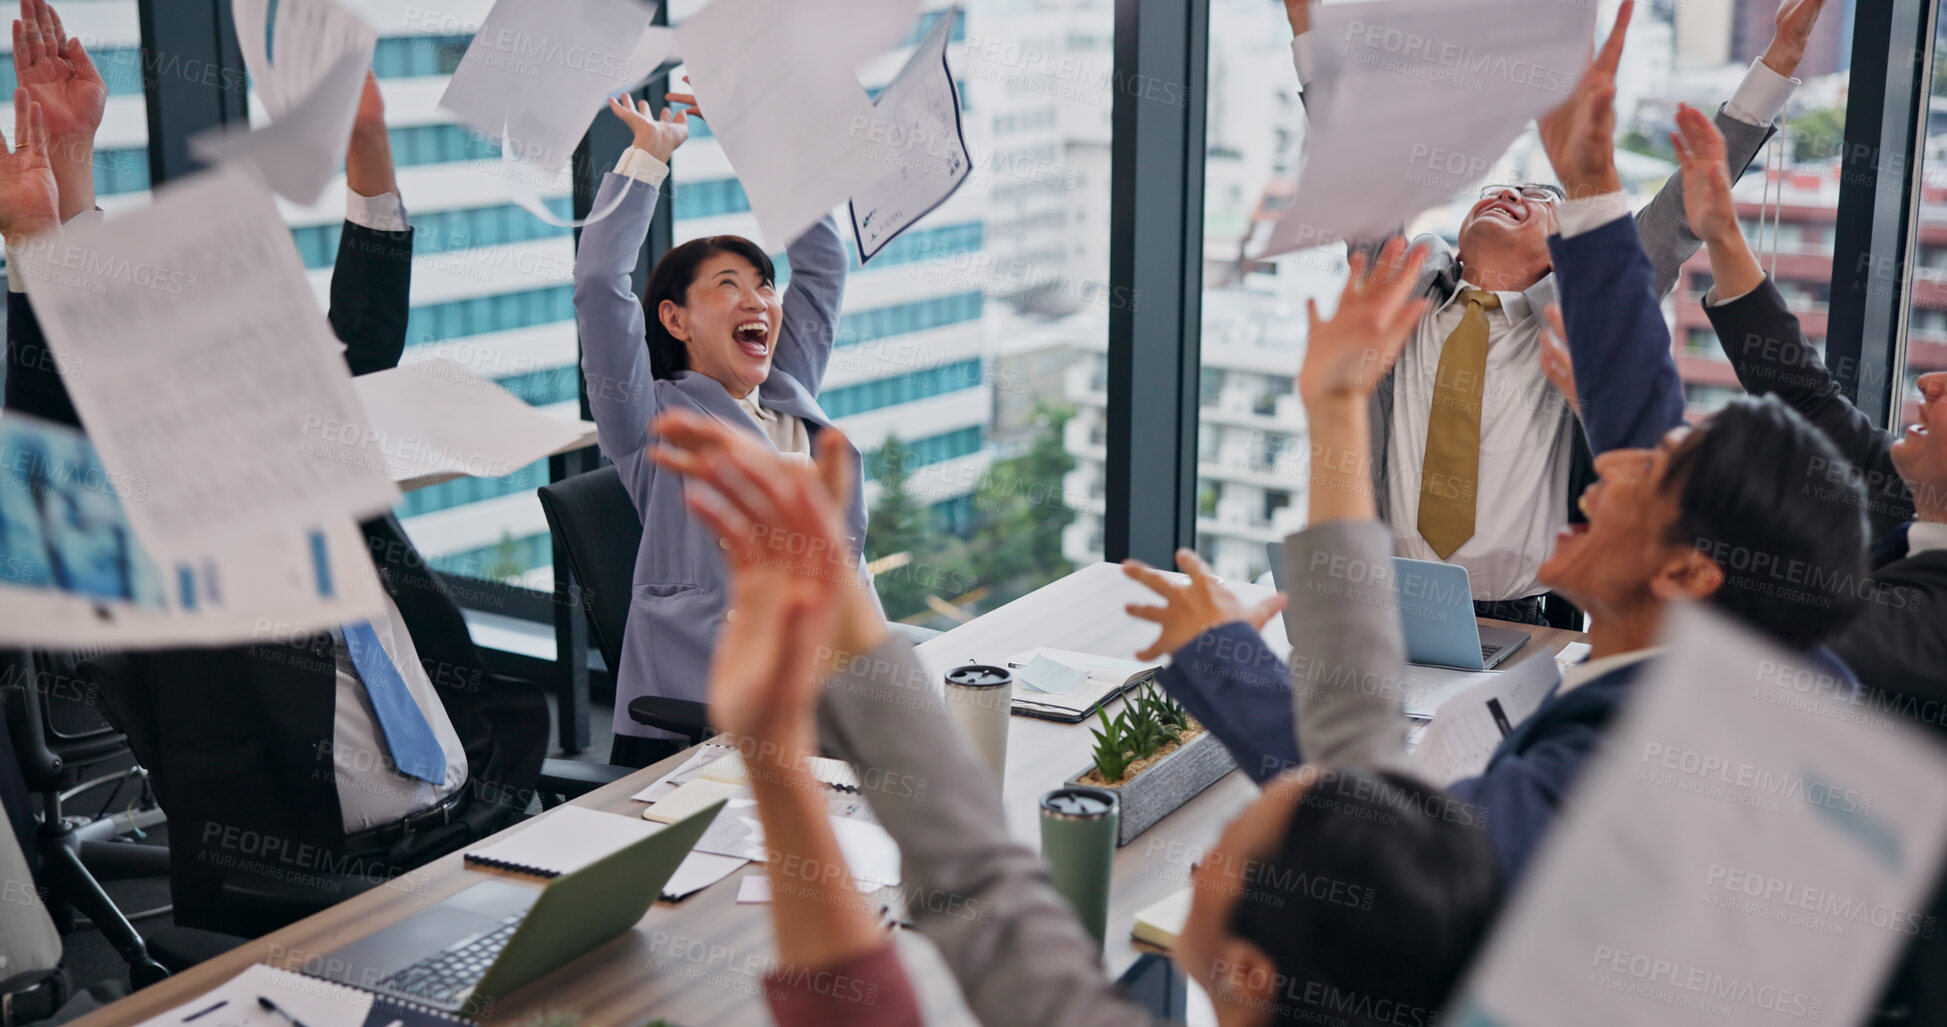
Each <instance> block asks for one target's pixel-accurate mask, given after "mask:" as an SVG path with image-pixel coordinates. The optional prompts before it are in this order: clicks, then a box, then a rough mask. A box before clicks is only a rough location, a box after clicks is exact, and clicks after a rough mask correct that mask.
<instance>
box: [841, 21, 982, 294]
mask: <svg viewBox="0 0 1947 1027" xmlns="http://www.w3.org/2000/svg"><path fill="white" fill-rule="evenodd" d="M958 13H959V8H958V7H949V8H947V9H946V10H944V11H941V12H940V13H939V15H938V16H937V20H935V21H934V23H933V28H932V30H931V31H930V32H928V33H927V35H926V38H925V39H924V40H922V41H921V42H920V44H919V46H918V47H917V48H916V49H914V51H913V55H912V57H911V58H909V59H908V60H907V61H906V66H905V67H903V68H901V69H900V70H899V74H898V75H896V76H894V77H893V80H892V81H891V82H890V83H888V84H887V86H886V88H885V90H884V91H883V92H881V93H880V94H879V98H878V99H877V100H876V101H874V102H873V105H872V106H873V109H874V110H875V111H876V112H877V113H878V115H879V120H878V121H877V122H874V123H868V124H861V125H858V126H856V127H857V128H858V129H860V130H863V131H865V133H866V138H865V139H863V140H857V139H856V137H855V140H854V142H855V145H857V146H859V147H860V148H861V151H862V152H863V153H864V154H865V155H866V157H867V158H869V159H870V160H872V161H874V162H877V163H879V164H881V165H883V166H884V167H885V169H886V170H885V171H884V172H882V173H881V178H880V179H879V181H878V182H876V183H874V184H873V185H871V186H870V187H868V188H866V189H863V190H861V191H859V192H856V193H853V194H852V202H851V205H850V214H851V221H852V236H853V238H854V239H855V240H856V241H857V242H858V247H859V260H860V262H861V263H867V262H870V261H871V260H872V257H873V256H874V255H875V254H877V253H878V252H879V251H880V250H882V249H884V248H885V247H886V244H888V243H890V242H892V241H893V240H894V239H896V238H898V237H899V234H900V233H901V232H904V231H905V230H906V229H908V228H911V227H912V226H913V225H915V224H918V223H919V221H920V219H921V218H923V217H925V216H926V215H927V214H929V213H931V212H932V211H933V210H934V209H936V208H938V207H939V206H940V204H942V203H945V202H946V201H947V198H948V197H950V196H952V195H953V194H954V193H955V192H957V191H959V189H960V185H961V183H963V182H965V181H966V180H967V176H968V175H969V174H971V173H972V171H973V156H972V155H971V154H969V153H968V152H967V138H966V135H965V133H964V132H963V131H962V129H961V125H960V89H959V86H958V85H957V84H956V83H955V82H954V80H953V70H952V68H950V67H949V66H948V65H947V57H946V52H947V43H948V40H949V39H950V38H951V37H952V30H953V21H954V18H955V16H956V15H957V14H958Z"/></svg>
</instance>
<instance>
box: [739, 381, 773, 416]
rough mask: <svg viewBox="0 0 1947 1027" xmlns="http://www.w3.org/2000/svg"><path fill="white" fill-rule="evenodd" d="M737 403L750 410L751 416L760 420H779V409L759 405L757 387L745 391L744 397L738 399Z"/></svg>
mask: <svg viewBox="0 0 1947 1027" xmlns="http://www.w3.org/2000/svg"><path fill="white" fill-rule="evenodd" d="M737 405H738V406H740V407H743V408H744V409H745V410H747V411H749V412H750V416H751V417H753V418H756V419H757V420H758V421H775V420H777V411H775V410H772V409H770V408H769V407H763V406H759V405H758V404H757V390H756V389H752V390H750V391H749V392H746V393H744V396H743V398H742V399H739V400H738V401H737Z"/></svg>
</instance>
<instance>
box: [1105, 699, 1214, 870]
mask: <svg viewBox="0 0 1947 1027" xmlns="http://www.w3.org/2000/svg"><path fill="white" fill-rule="evenodd" d="M1096 716H1097V717H1098V718H1099V719H1100V720H1101V721H1102V726H1101V727H1100V728H1099V729H1095V732H1094V733H1095V752H1094V765H1093V766H1091V767H1089V768H1088V769H1087V770H1085V771H1083V772H1082V773H1080V774H1077V775H1075V776H1074V777H1072V778H1069V779H1068V783H1069V784H1072V785H1087V786H1088V787H1091V788H1108V789H1112V790H1113V791H1114V792H1115V793H1116V795H1117V797H1118V801H1119V804H1120V806H1121V814H1120V819H1119V821H1118V825H1117V826H1118V831H1117V837H1116V844H1117V845H1119V846H1120V845H1127V844H1129V843H1130V842H1131V841H1132V840H1134V839H1135V837H1136V836H1137V835H1139V834H1141V833H1143V832H1144V831H1146V830H1148V829H1149V826H1150V825H1151V824H1154V823H1156V822H1157V821H1158V820H1161V819H1163V818H1164V817H1166V816H1168V815H1169V814H1170V813H1171V812H1173V811H1174V810H1175V809H1176V808H1177V807H1178V806H1181V805H1183V804H1184V803H1186V802H1189V801H1190V800H1191V799H1193V798H1195V797H1196V796H1197V793H1199V792H1201V791H1203V790H1204V789H1205V788H1208V787H1210V786H1211V785H1213V784H1215V783H1216V782H1217V779H1218V778H1220V777H1223V776H1224V775H1225V774H1228V773H1230V772H1231V771H1232V770H1234V769H1236V767H1237V763H1236V762H1235V761H1234V760H1232V759H1231V756H1230V750H1228V749H1226V748H1224V745H1223V743H1222V742H1220V741H1218V740H1217V736H1216V735H1213V734H1211V733H1210V732H1209V730H1208V729H1206V728H1205V727H1204V726H1203V725H1202V724H1199V723H1197V720H1196V718H1195V717H1192V716H1190V715H1189V713H1188V712H1186V711H1185V710H1184V709H1183V707H1182V706H1179V705H1177V703H1176V702H1175V701H1174V700H1172V699H1170V698H1169V697H1168V696H1167V695H1164V694H1163V692H1162V690H1161V689H1159V688H1157V687H1156V683H1155V682H1153V681H1152V682H1150V683H1149V684H1148V685H1145V686H1143V688H1142V689H1141V690H1140V691H1137V692H1132V693H1130V695H1129V697H1128V701H1126V702H1125V703H1123V707H1122V712H1121V713H1118V714H1116V715H1115V718H1114V719H1110V717H1109V714H1108V711H1107V710H1098V711H1096Z"/></svg>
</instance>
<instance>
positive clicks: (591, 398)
mask: <svg viewBox="0 0 1947 1027" xmlns="http://www.w3.org/2000/svg"><path fill="white" fill-rule="evenodd" d="M637 104H638V105H637V106H633V107H632V106H630V105H629V104H627V103H623V102H620V101H617V100H613V99H611V100H610V101H609V103H608V108H609V110H610V111H612V112H614V114H615V116H616V117H618V118H621V119H622V122H623V123H624V124H626V125H628V126H629V130H630V131H631V132H633V133H634V134H635V140H634V143H633V144H632V145H631V146H630V147H629V149H627V150H625V151H623V154H622V159H621V161H620V163H618V164H617V165H616V169H615V170H614V171H612V172H610V173H608V174H607V175H604V176H602V187H601V189H600V190H599V191H597V192H596V194H595V202H594V209H596V210H604V209H606V208H607V207H608V205H609V204H610V203H612V202H615V197H616V195H617V194H618V193H627V195H626V196H624V197H623V198H622V200H621V205H620V206H619V207H617V208H616V209H615V212H614V213H612V214H610V215H609V216H608V217H605V218H603V219H601V220H600V221H597V222H595V223H594V224H591V225H589V226H587V227H586V228H583V229H582V230H581V242H580V244H579V245H578V246H577V247H576V249H575V325H576V327H577V328H579V329H580V331H581V373H582V376H583V377H584V378H585V379H586V380H587V384H588V408H589V410H590V411H591V412H592V413H593V414H594V416H595V425H596V430H597V435H598V437H599V440H600V442H601V448H602V455H603V456H606V457H608V458H609V459H610V460H613V461H615V462H617V463H620V462H622V461H624V460H630V459H633V458H634V457H635V454H637V453H638V452H640V451H641V450H642V448H643V446H644V445H646V444H647V443H648V440H649V420H650V418H652V417H654V416H655V413H656V390H655V386H654V380H653V379H654V376H653V375H652V374H651V373H650V370H649V347H648V342H647V340H646V338H645V337H644V322H643V314H642V299H641V297H639V296H637V295H636V293H635V287H634V285H633V283H632V282H631V281H630V275H631V274H633V273H634V271H635V265H636V260H637V257H638V256H639V255H640V253H641V252H642V243H643V240H644V239H646V238H648V236H649V219H650V218H651V217H654V216H655V213H656V198H657V196H658V195H659V191H660V189H661V188H662V184H663V181H664V180H665V179H667V178H668V177H669V158H670V156H671V155H672V154H674V153H675V152H676V148H677V147H678V146H681V145H682V144H683V142H684V140H686V139H688V138H689V132H690V130H689V120H688V114H687V113H686V112H681V111H677V112H671V111H670V110H668V109H665V110H664V111H663V116H662V118H661V119H660V120H658V119H656V118H653V117H651V116H650V114H649V105H648V103H647V102H644V101H637Z"/></svg>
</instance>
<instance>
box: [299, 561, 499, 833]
mask: <svg viewBox="0 0 1947 1027" xmlns="http://www.w3.org/2000/svg"><path fill="white" fill-rule="evenodd" d="M381 595H383V593H382V592H381ZM383 598H384V599H385V613H384V615H382V616H379V617H374V618H372V633H373V634H374V635H376V636H378V640H379V645H380V646H381V647H382V648H384V649H385V654H386V655H387V656H389V657H391V658H392V666H394V667H396V668H398V671H399V676H400V677H401V678H403V679H404V680H405V682H406V691H408V692H410V693H411V694H412V701H413V703H414V705H416V706H418V707H419V712H420V713H422V714H425V716H426V723H427V724H429V725H431V726H432V729H433V737H434V738H436V739H438V740H439V748H440V752H441V753H443V754H444V755H445V756H446V777H445V779H444V780H443V781H441V782H440V783H439V784H437V785H435V784H433V783H432V782H430V781H421V780H420V779H418V778H416V777H408V776H407V775H405V774H401V773H399V771H398V770H397V769H396V768H394V767H393V765H392V757H391V750H390V749H388V748H387V747H386V744H385V734H384V732H383V731H382V730H381V729H380V727H379V721H378V715H377V714H376V713H374V712H372V698H371V696H370V695H368V694H367V693H366V691H365V683H364V682H363V681H361V680H360V679H359V676H358V668H357V667H356V666H355V665H354V664H353V663H352V658H351V652H350V651H349V650H348V649H347V648H346V646H345V636H344V634H343V633H341V632H337V631H333V632H332V633H331V651H332V659H333V660H334V661H335V662H336V663H337V667H338V700H337V706H336V712H335V715H334V716H333V718H332V725H331V768H332V774H333V777H334V779H335V780H336V782H337V784H338V807H339V810H340V812H341V813H342V814H343V815H344V822H345V832H346V833H347V834H350V833H353V832H356V831H363V830H366V829H368V828H373V827H382V826H384V825H386V824H390V823H394V822H396V821H398V820H399V819H401V818H403V817H405V816H407V815H408V814H412V813H417V812H419V811H420V810H423V809H426V808H427V807H429V806H432V805H434V804H436V803H438V802H439V801H440V800H441V799H444V798H446V797H447V796H449V795H451V794H453V793H454V792H457V791H459V790H460V786H461V785H464V784H466V747H465V746H463V745H461V744H460V736H459V734H458V733H457V732H455V731H454V730H453V721H452V720H451V719H449V718H448V717H447V716H446V706H445V705H444V704H443V703H441V702H440V700H439V693H438V692H436V691H434V689H433V682H432V680H431V679H430V678H428V677H427V676H426V668H425V666H424V665H423V664H421V663H420V662H419V650H418V649H416V648H414V646H413V644H412V633H411V632H409V631H407V630H406V622H405V619H404V618H402V617H401V616H400V615H399V608H398V607H397V606H395V605H393V603H392V597H391V596H383Z"/></svg>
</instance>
